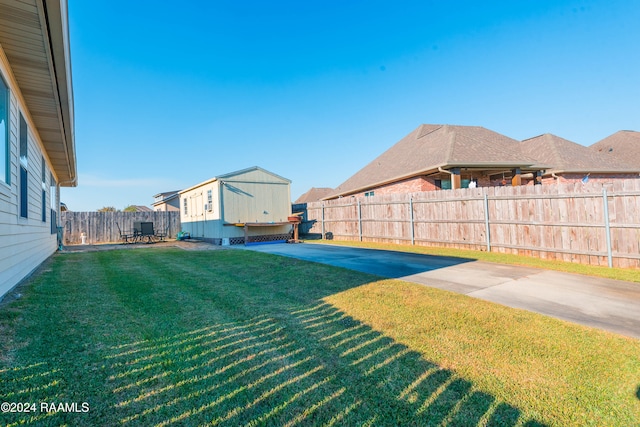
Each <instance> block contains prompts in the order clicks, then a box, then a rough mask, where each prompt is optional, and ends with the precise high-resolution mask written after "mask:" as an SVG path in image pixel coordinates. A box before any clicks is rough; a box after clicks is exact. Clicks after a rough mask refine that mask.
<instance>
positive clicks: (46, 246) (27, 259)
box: [0, 47, 57, 297]
mask: <svg viewBox="0 0 640 427" xmlns="http://www.w3.org/2000/svg"><path fill="white" fill-rule="evenodd" d="M1 49H2V48H1V47H0V74H1V75H2V78H3V79H4V81H5V83H6V84H7V85H8V87H9V120H8V124H9V132H8V135H9V170H10V184H9V185H7V184H5V183H4V182H0V297H2V296H3V295H5V294H6V293H7V292H8V291H9V290H10V289H11V288H13V287H14V286H15V285H17V284H18V283H19V282H20V281H21V280H22V279H23V278H24V277H26V276H28V275H29V274H30V273H31V272H32V271H34V270H35V269H36V268H37V267H38V266H39V265H40V264H41V263H42V262H43V261H45V260H46V259H47V258H48V257H50V256H51V255H52V254H53V253H54V252H55V251H56V249H57V236H56V234H52V233H51V209H50V206H51V197H57V195H56V194H51V182H50V180H51V178H50V177H51V175H52V168H51V162H50V160H49V158H48V156H47V154H46V152H45V150H44V148H43V145H42V143H41V142H40V138H39V136H38V134H37V133H36V127H35V125H34V124H33V121H32V120H31V117H30V114H29V112H28V110H27V109H26V106H25V105H24V103H23V102H22V96H21V95H20V91H19V89H18V87H17V84H16V83H15V81H14V79H13V75H12V73H11V71H10V66H9V64H8V62H7V61H6V59H5V58H6V57H5V55H4V52H2V51H1ZM20 113H22V115H23V117H24V119H25V121H26V122H27V128H28V133H27V153H28V154H27V158H28V162H27V179H28V182H27V185H28V187H27V188H28V194H27V196H28V199H27V209H28V211H27V218H22V217H20V213H19V206H20V205H19V204H20V160H19V156H20V145H19V144H20V142H19V141H20V139H19V138H20V135H19V123H20V119H19V117H20ZM43 157H44V160H45V169H46V170H45V183H46V185H45V189H46V190H45V191H46V198H45V200H44V204H45V206H44V209H45V221H42V209H43V206H42V204H43V200H42V158H43Z"/></svg>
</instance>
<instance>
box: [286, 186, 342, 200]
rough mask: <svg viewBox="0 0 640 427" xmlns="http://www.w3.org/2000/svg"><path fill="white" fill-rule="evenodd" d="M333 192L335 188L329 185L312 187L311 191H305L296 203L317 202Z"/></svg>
mask: <svg viewBox="0 0 640 427" xmlns="http://www.w3.org/2000/svg"><path fill="white" fill-rule="evenodd" d="M332 192H333V188H328V187H321V188H316V187H311V189H310V190H309V191H307V192H306V193H304V194H303V195H302V196H300V197H298V199H296V201H295V202H294V203H310V202H317V201H318V200H321V199H322V198H323V197H325V196H328V195H329V194H331V193H332Z"/></svg>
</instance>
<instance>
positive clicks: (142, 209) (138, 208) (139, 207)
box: [127, 205, 153, 212]
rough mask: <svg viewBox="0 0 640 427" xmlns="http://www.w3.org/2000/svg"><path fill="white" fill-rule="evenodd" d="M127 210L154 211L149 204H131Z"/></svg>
mask: <svg viewBox="0 0 640 427" xmlns="http://www.w3.org/2000/svg"><path fill="white" fill-rule="evenodd" d="M127 212H153V209H151V208H150V207H149V206H142V205H131V206H129V207H128V208H127Z"/></svg>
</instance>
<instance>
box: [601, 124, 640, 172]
mask: <svg viewBox="0 0 640 427" xmlns="http://www.w3.org/2000/svg"><path fill="white" fill-rule="evenodd" d="M589 150H591V151H593V152H595V153H597V154H598V155H599V157H598V158H599V159H605V158H611V159H614V161H618V162H621V163H627V164H630V165H632V166H633V167H635V168H636V169H637V168H640V132H635V131H632V130H621V131H619V132H616V133H614V134H613V135H610V136H608V137H606V138H604V139H603V140H601V141H598V142H596V143H595V144H593V145H592V146H590V147H589Z"/></svg>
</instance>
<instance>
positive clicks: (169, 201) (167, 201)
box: [152, 190, 180, 212]
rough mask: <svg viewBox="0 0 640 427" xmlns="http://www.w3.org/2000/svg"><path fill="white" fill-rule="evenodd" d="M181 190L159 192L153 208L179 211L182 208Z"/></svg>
mask: <svg viewBox="0 0 640 427" xmlns="http://www.w3.org/2000/svg"><path fill="white" fill-rule="evenodd" d="M178 192H179V190H176V191H165V192H164V193H158V194H156V195H155V196H153V198H154V200H155V201H154V202H153V205H152V206H153V210H154V211H156V212H159V211H160V212H178V211H179V210H180V195H179V194H178Z"/></svg>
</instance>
